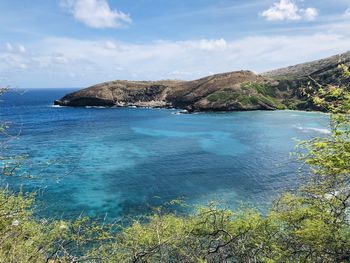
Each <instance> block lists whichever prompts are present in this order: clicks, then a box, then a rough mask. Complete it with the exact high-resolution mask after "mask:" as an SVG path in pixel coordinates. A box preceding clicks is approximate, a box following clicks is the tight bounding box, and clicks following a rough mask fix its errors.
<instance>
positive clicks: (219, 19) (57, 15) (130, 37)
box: [0, 0, 350, 88]
mask: <svg viewBox="0 0 350 263" xmlns="http://www.w3.org/2000/svg"><path fill="white" fill-rule="evenodd" d="M0 12H1V15H0V85H12V86H18V87H21V88H45V87H85V86H89V85H93V84H95V83H98V82H102V81H107V80H114V79H130V80H158V79H196V78H199V77H202V76H205V75H209V74H213V73H219V72H226V71H234V70H240V69H250V70H253V71H255V72H263V71H266V70H270V69H273V68H278V67H282V66H288V65H291V64H295V63H301V62H305V61H309V60H313V59H318V58H323V57H327V56H329V55H333V54H337V53H340V52H345V51H348V50H350V0H332V1H326V0H318V1H314V0H251V1H249V0H244V1H243V0H221V1H220V0H219V1H218V0H215V1H214V0H137V1H130V0H30V1H29V0H1V2H0Z"/></svg>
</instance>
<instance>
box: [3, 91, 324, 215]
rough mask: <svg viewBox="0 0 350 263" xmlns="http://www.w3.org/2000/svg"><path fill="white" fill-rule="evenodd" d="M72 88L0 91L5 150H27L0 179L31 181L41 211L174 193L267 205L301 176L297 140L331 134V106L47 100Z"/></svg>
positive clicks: (143, 203)
mask: <svg viewBox="0 0 350 263" xmlns="http://www.w3.org/2000/svg"><path fill="white" fill-rule="evenodd" d="M70 91H73V90H72V89H71V90H70V89H37V90H28V91H26V92H18V91H17V92H14V91H11V92H9V93H7V94H5V95H3V96H2V97H1V98H0V99H1V100H2V101H1V102H0V121H1V122H4V121H6V122H8V123H9V124H10V129H9V130H8V135H6V136H5V135H2V136H1V142H2V143H5V145H6V148H5V149H2V155H22V156H25V159H24V160H23V164H22V167H21V168H20V170H19V171H18V174H19V175H22V177H6V176H1V177H0V179H1V185H2V186H6V185H9V188H10V189H12V190H14V191H19V190H20V189H22V191H36V192H37V197H36V198H37V200H38V201H39V202H38V204H37V211H39V212H38V213H40V215H43V216H50V217H60V218H61V217H64V218H71V217H76V216H79V215H80V214H85V215H89V216H92V217H108V218H111V219H113V218H120V217H123V216H139V215H142V214H145V213H148V212H150V211H152V207H154V206H159V205H162V204H166V203H167V202H169V201H171V200H174V199H182V200H184V201H185V202H186V203H187V204H189V205H194V206H196V205H204V204H206V203H208V202H209V201H211V200H215V201H218V202H220V204H222V205H223V206H225V207H228V208H232V209H236V208H239V207H241V206H242V205H244V206H245V205H248V206H254V207H257V208H258V209H260V210H262V211H264V210H265V209H266V207H268V205H269V204H270V202H271V201H272V200H273V199H274V198H276V196H277V195H278V194H279V193H280V192H281V191H284V190H287V189H293V188H295V187H296V185H297V183H298V181H299V178H300V172H301V171H302V169H300V168H301V167H302V164H301V163H300V162H299V161H298V160H297V158H296V157H295V156H294V155H292V154H291V153H292V152H295V151H296V149H295V146H296V144H297V142H298V140H306V139H310V138H313V137H315V136H327V135H328V134H329V116H328V115H326V114H322V113H314V112H299V111H275V112H272V111H254V112H230V113H228V112H227V113H198V114H177V113H178V110H175V109H174V110H168V109H141V108H69V107H53V106H52V102H53V101H54V100H55V99H58V98H60V97H62V96H63V95H64V94H66V93H68V92H70ZM174 209H180V208H174Z"/></svg>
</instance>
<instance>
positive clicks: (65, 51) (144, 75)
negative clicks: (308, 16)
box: [0, 33, 350, 87]
mask: <svg viewBox="0 0 350 263" xmlns="http://www.w3.org/2000/svg"><path fill="white" fill-rule="evenodd" d="M315 43H317V45H315ZM0 45H1V46H2V48H0V72H1V73H2V76H0V79H1V77H6V78H7V81H6V82H7V83H11V84H13V85H19V86H22V87H48V86H50V87H57V86H61V87H64V86H66V87H70V86H79V87H81V86H89V85H93V84H96V83H98V82H103V81H107V80H114V79H130V80H158V79H196V78H200V77H202V76H206V75H209V74H213V73H221V72H227V71H234V70H241V69H250V70H253V71H255V72H263V71H267V70H270V69H274V68H279V67H282V66H289V65H292V64H296V63H301V62H306V61H309V60H313V59H319V58H323V57H326V56H330V55H334V54H337V53H340V52H345V51H347V50H348V49H349V47H350V36H343V35H338V34H334V33H333V34H313V35H295V36H273V37H268V36H253V37H246V38H241V39H236V40H225V39H200V40H187V41H155V42H152V43H148V44H131V43H124V42H120V41H118V40H115V39H108V40H80V39H74V38H56V37H55V38H46V39H42V40H40V41H38V42H35V43H31V44H30V45H28V46H25V47H24V46H19V45H18V44H16V43H2V44H1V43H0ZM8 47H11V48H12V49H9V48H8ZM15 47H16V48H15ZM300 50H302V52H300ZM23 51H25V52H23ZM28 80H30V81H28ZM48 83H49V84H48Z"/></svg>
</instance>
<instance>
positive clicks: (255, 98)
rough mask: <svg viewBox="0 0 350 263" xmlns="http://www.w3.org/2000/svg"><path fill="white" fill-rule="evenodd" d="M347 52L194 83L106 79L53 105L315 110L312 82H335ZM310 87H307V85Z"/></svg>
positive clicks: (348, 59) (347, 58) (349, 57)
mask: <svg viewBox="0 0 350 263" xmlns="http://www.w3.org/2000/svg"><path fill="white" fill-rule="evenodd" d="M339 64H347V65H350V52H346V53H343V54H340V55H336V56H332V57H329V58H325V59H321V60H316V61H312V62H307V63H303V64H298V65H294V66H290V67H286V68H281V69H276V70H272V71H268V72H265V73H262V74H255V73H253V72H251V71H235V72H229V73H222V74H216V75H212V76H208V77H204V78H201V79H198V80H193V81H175V80H174V81H173V80H166V81H121V80H117V81H110V82H105V83H101V84H98V85H95V86H92V87H89V88H86V89H82V90H80V91H77V92H74V93H70V94H67V95H66V96H64V97H63V98H61V99H60V100H56V101H55V104H56V105H61V106H73V107H79V106H108V107H113V106H114V107H127V106H137V107H159V108H181V109H186V110H188V111H190V112H193V111H241V110H275V109H287V108H289V109H300V110H318V108H317V107H316V106H315V105H313V103H312V101H311V100H310V96H312V93H313V91H314V90H313V89H312V86H313V84H315V83H316V82H317V83H319V84H321V85H326V84H335V83H336V82H337V81H338V79H339V77H340V75H341V71H340V70H339V69H338V65H339ZM310 87H311V88H310Z"/></svg>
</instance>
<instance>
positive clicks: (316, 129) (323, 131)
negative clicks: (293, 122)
mask: <svg viewBox="0 0 350 263" xmlns="http://www.w3.org/2000/svg"><path fill="white" fill-rule="evenodd" d="M296 128H297V129H299V130H301V131H306V132H307V131H313V132H318V133H322V134H331V133H332V132H331V131H330V130H329V129H324V128H313V127H301V126H297V127H296Z"/></svg>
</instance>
